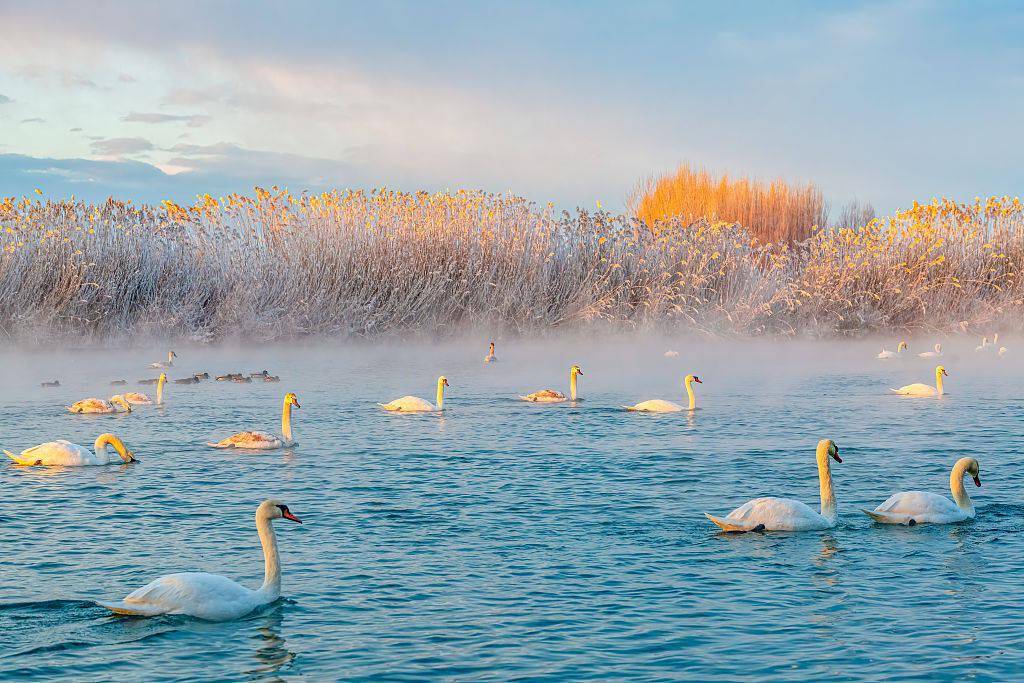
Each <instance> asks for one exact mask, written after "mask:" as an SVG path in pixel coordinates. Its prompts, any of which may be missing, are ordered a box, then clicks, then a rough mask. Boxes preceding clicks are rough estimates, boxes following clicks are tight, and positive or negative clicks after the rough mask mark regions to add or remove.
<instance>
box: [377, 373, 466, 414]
mask: <svg viewBox="0 0 1024 683" xmlns="http://www.w3.org/2000/svg"><path fill="white" fill-rule="evenodd" d="M447 386H449V384H448V378H447V377H445V376H444V375H441V376H440V377H438V378H437V405H436V406H435V405H433V404H432V403H431V402H430V401H427V400H425V399H422V398H419V397H418V396H403V397H402V398H396V399H395V400H394V401H392V402H391V403H378V404H377V405H379V406H380V407H381V408H383V409H384V410H390V411H392V412H395V413H429V412H433V411H435V410H444V388H445V387H447Z"/></svg>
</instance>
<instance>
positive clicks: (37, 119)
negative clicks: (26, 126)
mask: <svg viewBox="0 0 1024 683" xmlns="http://www.w3.org/2000/svg"><path fill="white" fill-rule="evenodd" d="M21 122H22V123H46V119H41V118H39V117H38V116H33V117H32V118H30V119H22V120H21Z"/></svg>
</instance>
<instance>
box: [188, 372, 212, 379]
mask: <svg viewBox="0 0 1024 683" xmlns="http://www.w3.org/2000/svg"><path fill="white" fill-rule="evenodd" d="M192 376H193V377H195V378H196V379H198V380H204V379H210V373H208V372H197V373H196V374H194V375H192Z"/></svg>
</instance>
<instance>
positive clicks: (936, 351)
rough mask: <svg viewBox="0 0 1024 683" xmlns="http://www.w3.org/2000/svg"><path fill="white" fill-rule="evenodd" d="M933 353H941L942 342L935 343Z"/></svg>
mask: <svg viewBox="0 0 1024 683" xmlns="http://www.w3.org/2000/svg"><path fill="white" fill-rule="evenodd" d="M935 353H942V344H936V345H935Z"/></svg>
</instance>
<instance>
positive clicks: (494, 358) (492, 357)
mask: <svg viewBox="0 0 1024 683" xmlns="http://www.w3.org/2000/svg"><path fill="white" fill-rule="evenodd" d="M497 360H498V357H497V356H495V355H494V342H491V348H490V349H488V351H487V355H486V356H484V362H485V363H494V362H495V361H497Z"/></svg>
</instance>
